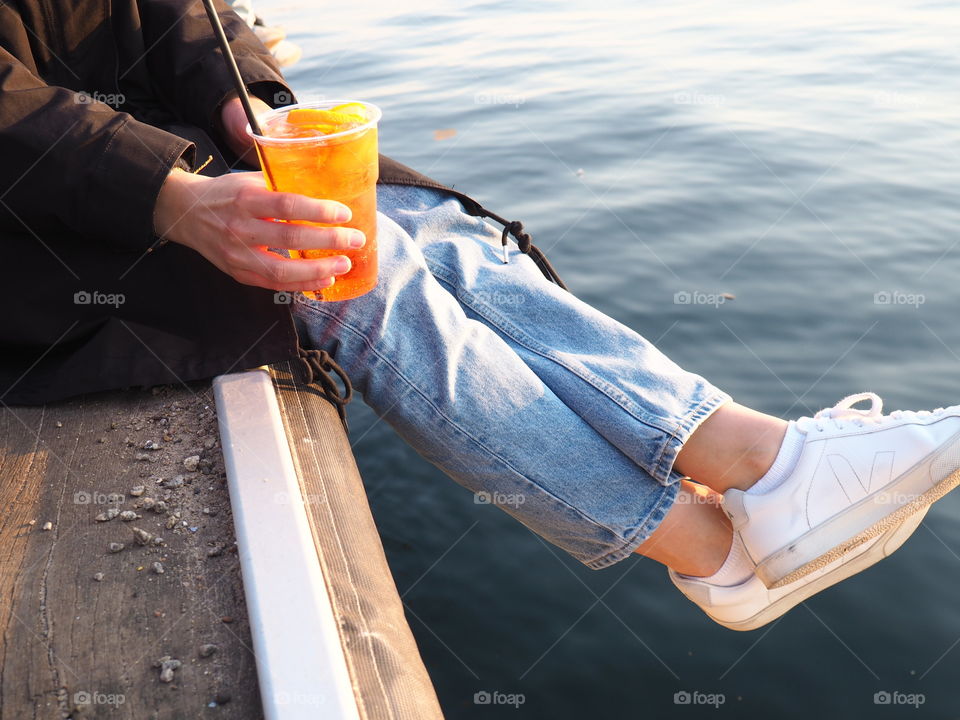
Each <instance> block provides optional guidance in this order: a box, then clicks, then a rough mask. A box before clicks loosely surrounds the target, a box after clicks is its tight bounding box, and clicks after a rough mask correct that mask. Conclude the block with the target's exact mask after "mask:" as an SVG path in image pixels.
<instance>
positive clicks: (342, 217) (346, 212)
mask: <svg viewBox="0 0 960 720" xmlns="http://www.w3.org/2000/svg"><path fill="white" fill-rule="evenodd" d="M351 217H353V213H351V212H350V208H348V207H346V206H343V207H341V208H339V209H338V210H337V214H336V218H335V219H334V222H346V221H347V220H349V219H350V218H351Z"/></svg>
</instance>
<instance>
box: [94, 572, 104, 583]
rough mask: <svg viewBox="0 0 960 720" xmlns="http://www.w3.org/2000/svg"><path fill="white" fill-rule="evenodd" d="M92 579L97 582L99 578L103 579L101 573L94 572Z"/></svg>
mask: <svg viewBox="0 0 960 720" xmlns="http://www.w3.org/2000/svg"><path fill="white" fill-rule="evenodd" d="M93 579H94V580H96V581H97V582H100V581H101V580H103V573H95V574H94V576H93Z"/></svg>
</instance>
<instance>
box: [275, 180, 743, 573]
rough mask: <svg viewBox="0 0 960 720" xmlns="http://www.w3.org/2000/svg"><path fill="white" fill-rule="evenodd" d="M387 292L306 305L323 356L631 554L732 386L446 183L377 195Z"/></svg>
mask: <svg viewBox="0 0 960 720" xmlns="http://www.w3.org/2000/svg"><path fill="white" fill-rule="evenodd" d="M378 208H379V210H380V213H381V214H380V216H379V222H378V228H377V238H378V243H379V257H380V276H379V284H378V286H377V288H376V289H375V290H373V291H371V292H370V293H368V294H366V295H364V296H362V297H360V298H357V299H355V300H348V301H344V302H314V301H310V300H306V299H305V298H302V297H301V298H300V300H303V302H297V303H295V305H294V307H295V310H294V313H295V319H296V321H297V325H298V330H299V332H300V334H301V339H302V342H303V344H304V345H305V346H310V347H315V348H318V349H322V350H326V351H328V352H329V353H330V354H331V355H333V356H334V358H335V359H336V360H337V362H338V363H340V365H341V366H342V367H343V369H344V370H346V372H347V374H348V375H349V376H350V378H351V380H352V382H353V384H354V387H355V388H356V389H357V390H358V391H359V392H361V393H362V394H363V397H364V400H365V401H366V402H367V404H369V405H370V406H371V407H372V408H373V410H374V411H375V412H376V413H377V414H378V415H379V416H380V417H382V418H383V419H384V420H386V421H387V422H388V423H390V425H392V426H393V427H394V428H395V429H396V431H397V432H398V433H399V434H400V435H401V436H402V437H403V438H404V439H405V440H406V441H407V442H408V443H410V445H412V446H413V447H414V448H415V449H416V450H417V451H418V452H419V453H420V454H421V455H422V456H423V457H425V458H426V459H427V460H429V461H430V462H432V463H434V464H435V465H437V466H438V467H439V468H440V469H441V470H443V471H444V472H445V473H446V474H447V475H449V476H450V477H452V478H453V479H454V480H456V481H457V482H459V483H460V484H461V485H464V486H466V487H467V488H468V489H470V490H471V491H473V492H474V493H483V495H481V496H480V498H481V499H482V500H489V501H490V502H492V503H494V504H497V505H498V506H500V507H501V508H502V509H503V510H505V511H506V512H508V513H510V514H511V515H513V516H514V517H516V518H517V519H518V520H520V522H522V523H524V524H525V525H526V526H527V527H529V528H530V529H531V530H533V531H534V532H536V533H538V534H539V535H541V536H542V537H544V538H545V539H547V540H549V541H550V542H552V543H554V544H556V545H558V546H559V547H561V548H563V549H564V550H566V551H567V552H569V553H570V554H571V555H573V556H574V557H575V558H577V559H578V560H580V561H581V562H583V563H585V564H586V565H588V566H589V567H591V568H602V567H606V566H608V565H611V564H613V563H615V562H617V561H619V560H622V559H623V558H625V557H627V556H629V555H630V553H632V552H633V551H634V550H635V549H636V547H637V546H638V545H639V544H640V543H642V542H643V541H644V540H645V539H646V538H647V537H648V536H649V535H650V533H651V532H653V530H654V529H655V528H656V527H657V525H658V524H659V523H660V521H661V520H662V519H663V517H664V516H665V515H666V513H667V511H668V510H669V509H670V506H671V504H672V503H673V501H674V499H675V498H676V496H677V491H678V488H679V479H680V478H681V477H682V475H680V474H679V473H677V472H676V471H674V470H673V463H674V460H675V459H676V456H677V452H678V451H679V450H680V447H681V446H682V445H683V443H684V441H685V440H686V439H687V438H688V437H689V436H690V433H691V432H692V431H693V430H694V429H695V428H696V427H697V425H698V424H699V423H700V422H702V421H703V420H704V418H706V417H707V416H708V415H709V414H710V413H711V412H713V411H714V410H715V409H716V408H717V407H718V406H720V405H722V404H723V403H724V402H726V401H728V400H729V399H730V398H729V396H728V395H727V394H725V393H723V392H721V391H720V390H718V389H717V388H715V387H713V386H712V385H710V384H709V383H708V382H706V381H705V380H704V379H703V378H701V377H699V376H697V375H694V374H691V373H689V372H686V371H684V370H682V369H680V368H679V367H678V366H677V365H675V364H674V363H673V362H671V361H670V360H669V359H668V358H666V357H665V356H664V355H663V354H662V353H660V352H659V351H658V350H657V349H656V348H654V347H653V346H652V345H651V344H650V343H649V342H647V341H646V340H644V339H643V338H642V337H641V336H640V335H638V334H637V333H635V332H634V331H632V330H630V329H629V328H627V327H625V326H623V325H621V324H620V323H618V322H616V321H615V320H613V319H611V318H609V317H607V316H606V315H604V314H603V313H601V312H599V311H598V310H595V309H594V308H592V307H590V306H589V305H586V304H585V303H583V302H581V301H579V300H577V298H576V297H574V296H573V295H571V294H570V293H568V292H566V291H564V290H561V289H560V288H558V287H557V286H556V285H553V284H552V283H550V282H548V281H547V280H546V279H545V278H544V277H543V275H541V273H540V271H539V270H538V269H537V267H536V266H535V265H534V263H533V261H532V260H530V259H529V258H528V257H527V256H526V255H524V254H523V253H521V252H520V251H519V250H518V249H517V248H516V246H513V245H511V252H510V262H509V264H507V265H504V264H503V260H502V251H501V245H500V232H499V231H497V230H495V229H494V228H493V227H492V226H490V225H488V224H487V223H485V222H484V221H483V220H480V219H478V218H475V217H472V216H470V215H467V214H466V213H465V212H464V211H463V209H462V207H461V206H460V204H459V202H458V201H457V200H456V199H453V198H451V197H449V196H445V195H443V194H441V193H439V192H437V191H433V190H427V189H422V188H411V187H405V186H398V185H381V186H380V187H379V189H378Z"/></svg>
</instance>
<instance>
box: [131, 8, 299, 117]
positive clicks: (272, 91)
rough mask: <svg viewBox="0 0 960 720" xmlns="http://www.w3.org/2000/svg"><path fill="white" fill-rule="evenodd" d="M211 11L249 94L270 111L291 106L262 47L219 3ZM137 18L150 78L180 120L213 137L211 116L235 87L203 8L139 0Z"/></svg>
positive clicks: (233, 15)
mask: <svg viewBox="0 0 960 720" xmlns="http://www.w3.org/2000/svg"><path fill="white" fill-rule="evenodd" d="M214 6H215V7H216V9H217V14H218V15H219V16H220V22H221V23H222V24H223V30H224V33H225V34H226V36H227V39H228V40H229V42H230V49H231V50H232V51H233V55H234V57H235V58H236V60H237V67H238V68H239V69H240V75H241V76H242V77H243V80H244V82H245V83H246V85H247V88H248V89H249V91H250V92H251V93H252V94H254V95H256V96H257V97H259V98H260V99H261V100H263V101H264V102H265V103H267V104H268V105H270V106H271V107H277V106H279V105H289V104H290V103H291V102H293V94H292V93H291V92H290V88H289V87H288V86H287V85H286V83H285V82H284V80H283V76H282V75H281V74H280V70H279V68H278V67H277V63H276V61H275V60H274V59H273V56H272V55H271V54H270V52H269V51H268V50H267V49H266V48H265V47H264V46H263V43H261V42H260V40H259V39H258V38H257V36H256V35H255V34H254V33H253V31H252V30H251V29H250V28H248V27H247V25H246V23H244V22H243V21H242V20H241V19H240V18H239V17H238V16H237V14H236V13H235V12H233V10H231V9H230V8H229V7H227V5H226V4H224V3H223V2H222V0H214ZM140 16H141V20H142V22H143V35H144V42H145V43H146V48H147V58H146V61H147V68H148V70H149V73H150V77H151V78H152V79H153V81H154V82H155V83H157V85H158V86H159V87H160V90H161V92H162V93H163V95H164V97H165V98H166V99H167V102H168V103H169V104H170V105H171V106H172V107H175V108H177V110H178V111H179V112H180V114H181V117H182V118H183V119H184V120H186V121H187V122H189V123H190V124H192V125H196V126H197V127H199V128H202V129H203V130H205V131H207V133H208V134H211V135H215V134H216V133H217V132H218V123H217V117H216V112H217V110H218V108H219V107H220V105H221V104H222V103H223V101H224V99H225V97H226V96H227V95H228V94H229V93H230V92H231V91H232V90H233V89H234V86H233V79H232V77H231V75H230V73H229V71H228V70H227V66H226V64H225V62H224V58H223V53H222V51H221V50H220V45H219V43H218V42H217V38H216V36H215V35H214V34H213V29H212V28H211V27H210V19H209V18H208V17H207V13H206V10H204V7H203V3H202V2H199V0H195V1H193V2H185V1H184V0H142V1H141V2H140Z"/></svg>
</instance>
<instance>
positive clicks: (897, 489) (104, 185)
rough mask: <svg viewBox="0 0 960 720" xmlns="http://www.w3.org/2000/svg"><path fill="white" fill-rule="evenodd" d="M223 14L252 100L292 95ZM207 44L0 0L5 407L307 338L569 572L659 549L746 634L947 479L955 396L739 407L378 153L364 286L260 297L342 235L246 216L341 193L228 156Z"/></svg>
mask: <svg viewBox="0 0 960 720" xmlns="http://www.w3.org/2000/svg"><path fill="white" fill-rule="evenodd" d="M108 8H109V9H108ZM218 11H219V14H220V16H221V18H222V22H223V24H224V26H225V28H226V30H227V34H228V37H229V39H230V44H231V48H232V50H233V53H234V54H235V56H236V58H237V63H238V66H239V68H240V71H241V73H242V75H243V77H244V79H245V82H246V83H247V85H248V87H249V90H250V92H251V94H252V95H253V96H254V100H253V102H254V104H255V106H256V110H257V111H258V112H262V111H266V110H267V109H269V108H271V107H276V106H282V105H286V104H289V103H291V102H293V101H294V100H295V97H294V95H293V91H292V89H291V88H290V87H289V86H288V85H287V84H286V83H285V82H284V79H283V77H282V76H281V74H280V72H279V69H278V67H277V64H276V61H275V59H274V58H273V56H272V55H271V54H270V53H269V52H268V51H267V50H266V48H264V47H263V45H262V44H261V43H260V42H259V41H258V40H257V38H256V36H255V35H254V34H253V32H252V31H251V30H250V28H249V27H247V25H246V24H244V23H243V22H242V21H241V20H240V19H239V18H238V17H237V16H236V15H235V14H234V13H233V12H232V11H231V10H229V8H228V7H227V6H226V5H224V4H222V3H218ZM223 60H224V58H223V57H222V55H221V53H220V50H219V48H218V46H217V43H216V40H215V38H214V36H213V34H212V32H211V29H210V26H209V24H208V21H207V18H206V16H205V14H204V10H203V9H202V7H201V5H200V4H199V3H194V4H186V3H182V2H176V1H175V0H139V1H137V2H134V1H133V0H130V1H128V2H116V3H112V4H110V5H107V4H103V3H95V2H92V0H78V1H77V2H74V3H71V4H70V5H69V7H68V6H67V5H65V4H53V5H50V4H47V3H40V2H37V1H30V0H22V1H21V2H18V3H15V4H11V3H4V4H2V5H0V149H2V151H3V157H4V160H5V162H4V163H3V166H2V168H0V232H2V237H3V242H4V244H5V246H6V248H7V251H8V253H7V255H8V258H9V262H8V265H7V268H8V270H7V272H6V282H5V283H4V284H3V289H2V293H3V299H4V302H5V306H6V307H7V308H8V309H9V311H8V312H6V313H4V314H3V318H2V320H0V339H2V342H3V347H4V353H3V355H2V357H0V400H2V401H3V403H4V404H6V405H9V404H17V403H20V404H41V403H48V402H53V401H58V400H61V399H64V398H67V397H71V396H75V395H77V394H80V393H87V392H93V391H98V390H105V389H110V388H118V387H127V386H132V385H154V384H162V383H172V382H188V381H192V380H197V379H202V378H209V377H211V376H214V375H217V374H221V373H227V372H231V371H233V370H235V369H239V368H247V367H254V366H258V365H262V364H269V363H273V362H279V361H282V360H286V359H290V358H299V357H300V356H301V351H302V349H306V351H308V352H309V351H322V352H324V353H326V354H327V356H328V357H330V358H332V359H334V360H335V361H336V362H337V363H338V364H339V366H340V367H341V368H342V369H343V370H344V371H345V372H346V374H347V375H348V376H349V378H350V381H351V382H352V384H353V386H354V387H355V388H356V389H357V390H359V392H360V393H361V394H362V395H363V398H364V400H365V401H366V402H367V403H368V404H369V405H370V406H371V407H372V408H373V410H374V411H375V412H376V413H377V414H378V415H379V416H380V417H382V418H383V419H384V420H386V421H387V422H388V423H390V425H391V426H392V427H393V428H395V429H396V431H397V432H398V433H399V434H400V436H401V437H403V438H404V439H405V440H406V441H407V442H408V443H410V444H411V445H412V446H413V447H414V448H415V449H416V450H417V451H418V452H419V453H420V454H421V455H422V456H423V457H424V458H426V459H427V460H429V461H430V462H432V463H434V464H435V465H437V466H438V467H439V468H441V469H442V470H443V471H444V472H445V473H446V474H448V475H449V476H450V477H451V478H453V479H454V480H456V481H457V482H459V483H460V484H462V485H464V486H465V487H467V488H468V489H470V490H471V491H473V492H484V493H488V494H489V497H491V498H493V499H494V501H495V502H496V503H497V504H498V505H499V506H500V507H501V508H502V509H503V510H504V511H506V512H508V513H510V514H511V515H513V516H514V517H515V518H516V519H517V520H519V521H520V522H522V523H524V524H525V525H526V526H527V527H529V528H530V529H532V530H533V531H534V532H536V533H538V534H539V535H541V536H542V537H544V538H545V539H547V540H549V541H550V542H552V543H554V544H556V545H557V546H559V547H560V548H562V549H564V550H565V551H567V552H568V553H570V554H571V555H572V556H573V557H575V558H576V559H578V560H579V561H581V562H583V563H584V564H586V565H587V566H588V567H591V568H597V569H599V568H605V567H608V566H610V565H613V564H614V563H617V562H620V561H623V560H625V559H626V558H629V557H631V556H633V555H634V554H635V553H639V554H642V555H645V556H646V557H649V558H652V559H654V560H656V561H658V562H661V563H663V564H665V565H666V566H667V567H668V568H669V569H670V570H669V572H670V577H671V579H672V580H673V582H674V583H675V584H676V585H677V587H679V589H680V590H681V591H682V592H683V593H684V594H685V595H686V596H687V597H688V598H689V599H690V600H692V601H693V602H694V603H696V604H697V605H698V606H699V607H701V608H702V609H703V610H704V611H705V612H706V614H707V615H709V616H710V617H711V618H713V619H714V620H716V621H717V622H719V623H721V624H723V625H725V626H727V627H731V628H734V629H740V630H746V629H752V628H755V627H759V626H761V625H763V624H765V623H768V622H770V621H771V620H773V619H775V618H776V617H779V616H780V615H782V614H783V613H784V612H786V611H787V610H788V609H789V608H790V607H793V606H794V605H796V604H797V603H798V602H800V601H801V600H803V599H805V598H806V597H809V596H810V595H812V594H813V593H815V592H819V591H821V590H823V589H824V588H826V587H828V586H830V585H832V584H834V583H837V582H839V581H840V580H842V579H844V578H846V577H849V576H850V575H852V574H854V573H856V572H859V571H861V570H863V569H864V568H866V567H868V566H870V565H872V564H873V563H875V562H877V561H879V560H880V559H882V558H883V557H885V556H887V555H889V554H890V553H891V552H893V551H894V550H895V549H896V548H897V547H899V546H900V545H901V544H902V543H903V542H904V541H905V540H906V539H907V538H908V537H909V536H910V534H911V533H912V532H913V530H914V529H915V528H916V527H917V525H918V524H919V522H920V520H921V519H922V518H923V516H924V514H925V513H926V511H927V509H928V507H929V506H930V504H931V503H932V502H934V501H935V500H936V499H938V498H939V497H941V496H942V495H943V494H944V493H946V492H947V491H949V490H950V489H952V488H953V487H955V486H956V484H957V483H958V481H960V473H958V467H960V452H958V447H960V446H958V442H960V407H957V406H953V407H949V408H945V409H938V410H935V411H932V412H902V411H897V412H893V413H890V414H888V415H883V414H882V404H881V401H880V399H879V397H877V396H876V395H874V394H872V393H864V394H859V395H852V396H850V397H847V398H844V399H843V400H841V401H840V402H838V403H837V404H836V405H835V406H834V407H832V408H828V409H825V410H822V411H820V412H818V413H816V414H815V415H814V416H813V417H805V418H799V419H797V420H793V421H790V422H786V421H784V420H781V419H779V418H776V417H773V416H770V415H767V414H764V413H761V412H758V411H756V410H753V409H750V408H748V407H745V406H743V405H741V404H739V403H737V402H736V401H735V400H733V398H732V397H731V396H730V395H729V394H728V393H726V392H724V391H723V390H721V389H720V388H718V387H716V386H715V385H713V384H711V383H710V382H709V381H708V380H706V379H705V378H703V377H701V376H699V375H697V374H694V373H691V372H688V371H686V370H684V369H682V368H680V367H679V366H678V365H676V364H675V363H674V362H672V361H671V360H670V359H669V358H667V357H666V356H665V355H664V354H663V353H662V352H660V351H659V350H658V349H657V348H656V347H654V345H653V344H652V343H650V342H649V341H648V340H646V339H645V338H644V337H642V336H641V335H640V334H638V333H637V332H635V331H634V330H632V329H630V328H628V327H625V326H624V325H622V324H620V323H618V322H616V321H615V320H613V319H612V318H610V317H608V316H606V315H604V314H603V313H601V312H599V311H598V310H596V309H595V308H592V307H590V306H589V305H587V304H586V303H584V302H582V301H580V300H579V299H577V298H576V297H575V296H574V295H573V294H572V293H570V292H568V291H567V290H565V289H563V288H562V287H560V286H559V285H558V284H556V283H554V282H550V281H549V280H548V279H547V278H546V277H544V274H543V273H542V272H541V267H542V263H538V262H537V261H536V258H535V257H532V256H531V255H530V254H529V253H528V251H530V246H529V238H528V237H527V236H526V235H525V234H524V233H523V232H522V230H521V229H520V227H519V224H518V223H508V224H507V228H506V230H507V231H510V232H512V233H513V234H514V235H515V236H516V237H517V238H518V240H519V242H518V243H513V242H511V243H510V245H509V249H508V253H509V262H508V263H504V262H503V261H502V258H501V252H502V250H501V240H502V238H504V237H506V233H505V232H502V231H501V230H498V229H497V228H495V227H494V226H493V225H491V224H489V223H488V222H487V221H486V220H485V219H484V218H483V217H482V216H483V215H487V216H489V217H492V214H491V213H488V212H485V211H484V210H483V208H482V206H480V205H479V203H476V202H475V201H472V200H471V199H470V198H467V197H466V196H463V195H462V194H460V193H456V192H454V191H451V190H449V189H447V188H444V187H443V186H442V185H440V184H439V183H436V182H435V181H432V180H430V179H429V178H426V177H424V176H422V175H420V174H418V173H416V172H414V171H412V170H410V169H409V168H405V167H403V166H402V165H400V164H398V163H395V162H393V161H390V160H389V159H383V160H382V167H381V184H380V186H379V189H378V209H379V216H378V229H377V236H378V238H377V240H378V245H379V259H380V277H379V284H378V285H377V287H376V288H375V289H374V290H372V291H371V292H369V293H367V294H366V295H363V296H362V297H359V298H356V299H353V300H349V301H344V302H317V301H313V300H310V299H309V298H306V297H298V301H297V302H295V303H276V302H274V293H275V291H293V292H296V291H308V290H315V289H318V288H322V287H326V286H329V285H330V284H332V283H335V282H336V278H337V277H338V276H339V275H342V274H343V273H344V272H346V271H347V270H348V269H349V259H348V258H347V257H346V256H344V255H336V254H335V255H332V256H330V257H327V258H321V259H315V260H304V259H291V258H289V257H286V256H283V255H282V254H281V253H280V252H277V250H297V249H306V248H332V249H339V248H347V247H356V246H357V245H358V244H362V242H363V241H364V238H363V237H362V236H361V235H358V233H357V232H356V231H354V230H350V229H348V228H344V227H327V228H322V227H312V226H309V225H302V224H290V223H278V222H273V221H271V220H267V219H265V218H276V219H280V220H290V221H307V222H316V223H332V224H337V223H343V222H345V221H347V220H348V219H349V216H350V211H349V209H348V208H346V207H345V206H344V205H341V204H339V203H336V202H333V201H330V200H325V199H316V198H309V197H305V196H302V195H298V194H294V193H284V192H271V191H268V190H267V189H266V187H265V185H264V180H263V177H262V175H261V174H260V173H259V172H245V173H230V172H228V171H229V170H230V169H231V167H233V166H239V165H243V164H244V163H250V164H253V163H255V162H256V158H255V153H254V151H253V147H252V144H251V139H250V137H249V135H248V134H247V133H246V132H245V125H246V119H245V116H244V112H243V109H242V107H241V104H240V102H239V100H238V98H237V97H236V95H235V94H234V93H233V91H232V89H231V87H232V86H231V79H230V76H229V75H228V73H227V71H226V69H225V66H224V63H223ZM208 159H209V162H208ZM201 166H202V169H201ZM468 210H470V211H471V212H468ZM271 248H273V249H271ZM525 251H527V252H525ZM104 298H106V299H107V300H104ZM111 298H112V300H111ZM502 298H509V302H508V303H505V302H503V301H502V300H501V299H502ZM325 357H326V356H325ZM863 401H869V403H870V407H869V409H858V408H857V407H856V405H857V404H858V403H860V402H863ZM504 497H506V498H510V497H513V498H516V497H523V499H524V501H523V502H522V503H517V502H512V503H510V502H499V501H498V500H497V498H504Z"/></svg>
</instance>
